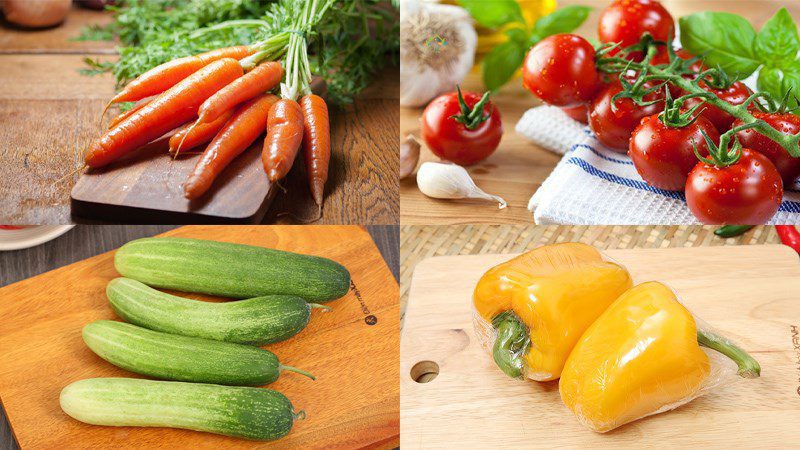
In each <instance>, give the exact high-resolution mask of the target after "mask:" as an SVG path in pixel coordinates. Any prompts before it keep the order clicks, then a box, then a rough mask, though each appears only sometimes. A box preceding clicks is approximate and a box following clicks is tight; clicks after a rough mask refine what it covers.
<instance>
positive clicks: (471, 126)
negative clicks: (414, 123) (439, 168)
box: [420, 89, 503, 166]
mask: <svg viewBox="0 0 800 450" xmlns="http://www.w3.org/2000/svg"><path fill="white" fill-rule="evenodd" d="M420 122H421V126H422V131H421V134H422V139H424V140H425V144H427V146H428V148H430V149H431V151H432V152H433V153H434V154H435V155H436V156H438V157H439V158H442V159H445V160H447V161H451V162H454V163H456V164H459V165H462V166H468V165H470V164H475V163H477V162H479V161H482V160H484V159H486V158H487V157H488V156H489V155H491V154H492V153H494V151H495V149H497V146H498V145H500V139H501V138H502V137H503V122H502V120H501V119H500V111H499V110H498V109H497V108H496V107H495V106H494V104H493V103H492V102H491V101H490V100H489V93H488V92H487V93H486V94H484V95H483V96H481V95H479V94H476V93H474V92H463V93H462V92H461V90H460V89H459V90H458V92H451V93H448V94H443V95H441V96H439V97H437V98H436V99H434V100H433V101H432V102H431V103H430V104H429V105H428V107H427V108H425V111H424V112H423V113H422V117H421V118H420Z"/></svg>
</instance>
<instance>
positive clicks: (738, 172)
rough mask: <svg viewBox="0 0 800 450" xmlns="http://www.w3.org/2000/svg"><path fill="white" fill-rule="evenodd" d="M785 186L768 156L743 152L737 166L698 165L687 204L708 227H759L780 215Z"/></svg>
mask: <svg viewBox="0 0 800 450" xmlns="http://www.w3.org/2000/svg"><path fill="white" fill-rule="evenodd" d="M782 197H783V183H782V182H781V176H780V174H779V173H778V170H777V169H775V166H774V165H773V164H772V163H771V162H770V160H769V159H767V157H766V156H764V155H762V154H761V153H758V152H756V151H753V150H750V149H747V148H744V149H742V157H741V158H740V159H739V161H737V162H736V164H732V165H730V166H727V167H717V166H713V165H709V164H706V163H704V162H702V161H701V162H698V163H697V166H695V168H694V169H692V171H691V172H690V173H689V178H688V179H687V180H686V204H687V205H689V209H690V210H691V211H692V214H694V215H695V217H697V218H698V219H699V220H700V221H701V222H703V223H707V224H735V225H760V224H763V223H766V222H767V221H768V220H769V219H770V218H771V217H772V216H774V215H775V213H776V212H777V211H778V207H780V205H781V198H782Z"/></svg>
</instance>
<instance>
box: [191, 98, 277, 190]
mask: <svg viewBox="0 0 800 450" xmlns="http://www.w3.org/2000/svg"><path fill="white" fill-rule="evenodd" d="M277 101H278V97H276V96H274V95H272V94H263V95H261V96H259V97H256V98H254V99H251V100H248V101H247V102H246V103H244V104H242V105H240V106H239V107H237V108H236V111H235V112H234V113H233V116H232V117H231V118H230V119H229V120H228V122H227V123H226V124H225V126H224V127H223V128H222V129H221V130H220V132H219V133H218V134H217V136H216V137H215V138H214V140H213V141H211V143H210V144H209V145H208V147H206V150H205V151H204V152H203V155H202V156H201V157H200V160H199V161H197V165H196V166H195V168H194V170H193V171H192V173H191V175H189V179H188V181H187V182H186V184H184V186H183V190H184V195H185V196H186V198H188V199H190V200H193V199H196V198H199V197H201V196H202V195H203V194H205V193H206V192H207V191H208V190H209V189H210V188H211V185H212V184H213V183H214V180H215V179H216V178H217V176H219V174H220V173H222V171H223V170H224V169H225V167H227V166H228V164H230V163H231V161H233V160H234V159H235V158H236V157H237V156H239V155H240V154H241V153H242V152H243V151H245V150H246V149H247V148H248V147H250V145H252V144H253V142H255V141H256V139H258V137H259V136H260V135H261V133H263V132H264V127H266V126H267V118H268V116H269V110H270V108H271V107H272V105H273V104H275V102H277Z"/></svg>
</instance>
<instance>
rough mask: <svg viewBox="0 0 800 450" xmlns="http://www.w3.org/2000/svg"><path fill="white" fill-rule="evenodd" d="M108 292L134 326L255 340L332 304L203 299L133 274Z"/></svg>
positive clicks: (266, 340) (285, 332) (276, 335)
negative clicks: (162, 288) (152, 284)
mask: <svg viewBox="0 0 800 450" xmlns="http://www.w3.org/2000/svg"><path fill="white" fill-rule="evenodd" d="M106 295H107V296H108V300H109V302H110V303H111V307H112V308H113V309H114V311H115V312H116V313H117V315H119V316H120V317H121V318H123V319H125V320H126V321H127V322H130V323H132V324H134V325H139V326H140V327H145V328H149V329H151V330H155V331H163V332H164V333H171V334H180V335H183V336H193V337H200V338H205V339H214V340H217V341H227V342H237V343H240V344H255V345H265V344H271V343H274V342H279V341H283V340H286V339H289V338H290V337H292V336H294V335H295V334H297V333H299V332H300V331H301V330H302V329H303V328H305V327H306V325H307V324H308V320H309V318H310V317H311V309H312V308H325V309H330V308H328V307H327V306H321V305H316V304H313V303H307V302H306V301H305V300H303V299H302V298H300V297H294V296H290V295H270V296H265V297H256V298H251V299H249V300H239V301H233V302H224V303H210V302H201V301H197V300H190V299H186V298H182V297H176V296H174V295H169V294H165V293H163V292H159V291H157V290H155V289H153V288H151V287H149V286H147V285H146V284H144V283H141V282H138V281H136V280H132V279H130V278H116V279H114V280H111V282H109V283H108V286H107V287H106Z"/></svg>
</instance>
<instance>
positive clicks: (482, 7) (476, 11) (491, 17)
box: [458, 0, 525, 28]
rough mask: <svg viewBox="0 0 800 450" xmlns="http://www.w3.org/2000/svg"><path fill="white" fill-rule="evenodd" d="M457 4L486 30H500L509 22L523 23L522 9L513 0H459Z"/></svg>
mask: <svg viewBox="0 0 800 450" xmlns="http://www.w3.org/2000/svg"><path fill="white" fill-rule="evenodd" d="M458 3H459V4H460V5H461V6H462V7H464V9H466V10H467V11H469V14H470V15H471V16H472V18H473V19H475V21H476V22H478V23H479V24H480V25H482V26H484V27H486V28H500V27H501V26H503V25H506V24H508V23H511V22H519V23H523V24H524V23H525V19H524V18H523V17H522V9H520V7H519V3H517V2H516V1H514V0H492V1H486V0H459V1H458Z"/></svg>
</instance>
